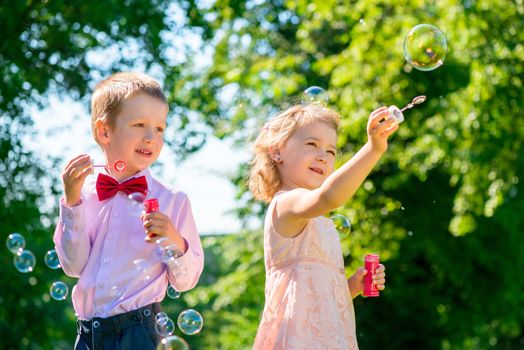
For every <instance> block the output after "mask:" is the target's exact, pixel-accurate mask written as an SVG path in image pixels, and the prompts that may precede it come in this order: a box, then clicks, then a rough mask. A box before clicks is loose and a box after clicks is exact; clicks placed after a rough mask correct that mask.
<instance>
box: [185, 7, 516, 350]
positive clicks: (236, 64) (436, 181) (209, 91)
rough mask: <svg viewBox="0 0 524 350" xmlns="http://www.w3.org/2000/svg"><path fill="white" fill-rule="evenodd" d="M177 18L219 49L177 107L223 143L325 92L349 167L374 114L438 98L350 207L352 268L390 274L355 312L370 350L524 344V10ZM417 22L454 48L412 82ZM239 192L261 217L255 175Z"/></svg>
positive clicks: (245, 10)
mask: <svg viewBox="0 0 524 350" xmlns="http://www.w3.org/2000/svg"><path fill="white" fill-rule="evenodd" d="M182 6H183V7H184V8H185V9H186V14H187V17H188V18H189V25H191V26H196V27H199V28H201V31H202V33H204V35H203V37H204V39H207V43H208V44H209V45H211V46H212V48H213V50H212V52H213V62H212V64H210V66H209V68H208V69H207V70H199V71H191V69H189V68H188V69H187V70H184V74H183V76H185V78H184V77H181V79H179V80H177V86H178V88H177V90H179V91H183V93H182V94H180V95H178V96H177V97H176V99H177V102H178V103H179V104H181V105H191V106H195V109H196V110H201V111H203V113H202V114H201V117H202V119H203V120H204V121H205V122H207V123H208V124H209V125H213V126H214V127H216V134H217V135H218V136H220V137H232V138H235V139H236V140H238V141H239V142H240V143H242V142H243V141H245V140H248V141H249V140H250V139H252V134H253V133H256V132H257V129H258V128H260V126H261V125H263V123H264V121H265V120H267V118H268V117H269V116H270V115H271V114H272V113H274V112H275V110H276V109H280V108H285V107H286V106H288V105H289V104H290V103H293V102H295V101H298V100H300V96H301V91H303V90H304V89H305V88H306V87H308V86H311V85H318V86H322V87H324V88H325V89H326V90H327V91H328V93H329V96H330V106H331V107H333V108H335V109H336V110H338V111H339V112H340V113H341V114H342V115H343V121H342V127H341V130H340V133H339V147H340V149H341V150H342V151H343V153H344V155H343V156H342V157H341V158H342V159H341V162H342V161H345V160H347V159H348V158H349V157H350V156H351V155H352V154H353V153H354V152H355V150H356V149H358V148H359V147H360V146H361V145H362V144H363V143H364V142H365V125H366V120H367V116H368V114H369V113H370V111H371V110H373V109H375V108H377V107H378V106H380V105H381V104H382V105H383V104H387V105H392V104H395V105H398V106H401V105H404V104H406V103H407V102H409V101H410V100H411V98H412V97H414V96H416V95H421V94H425V95H427V96H428V100H427V102H426V103H425V104H424V105H422V106H420V107H418V108H416V109H414V110H411V111H409V112H406V118H407V119H406V121H405V122H404V123H403V124H402V125H401V128H400V130H399V132H398V133H397V135H396V136H395V137H394V138H393V140H392V142H391V145H390V149H389V151H388V154H387V156H386V157H385V158H384V159H383V161H382V162H381V163H380V164H379V165H378V166H377V169H376V171H375V172H374V173H373V174H372V175H371V176H370V177H369V179H368V180H367V181H366V182H365V184H364V185H363V188H362V189H361V190H360V191H359V192H358V193H357V194H356V196H355V197H354V198H353V199H352V200H351V201H350V202H349V203H348V204H347V206H346V207H344V208H341V209H340V212H341V213H344V214H346V215H348V216H349V217H350V218H351V220H352V222H353V226H354V228H355V230H354V232H353V234H352V236H351V237H349V238H348V239H346V240H344V241H343V245H344V252H345V254H346V263H347V265H348V266H349V267H348V270H353V269H354V268H355V267H356V266H358V265H361V264H362V257H363V255H364V254H365V253H366V252H369V251H374V252H378V253H380V255H381V256H382V258H383V261H385V263H386V264H387V266H388V275H389V281H388V287H387V289H386V291H385V292H384V293H383V294H384V295H383V297H382V298H380V299H378V300H364V299H358V300H356V304H357V308H356V310H357V311H356V312H357V321H358V325H357V329H358V334H359V342H360V344H361V348H362V349H376V348H388V349H406V348H424V349H487V348H493V347H496V348H499V349H517V348H520V347H522V344H523V342H524V334H523V331H522V328H523V325H524V317H523V316H522V313H519V311H518V310H521V309H522V304H523V298H522V296H521V295H522V292H523V288H524V282H523V280H524V279H523V278H522V277H524V274H523V273H522V271H523V270H522V267H523V264H524V255H523V250H524V242H523V236H522V234H521V232H522V228H523V221H522V219H521V217H520V216H519V214H518V213H519V210H520V208H521V207H522V205H523V196H522V183H521V181H520V180H519V177H520V174H521V171H522V167H523V164H524V162H523V156H522V154H523V152H522V151H523V149H522V140H523V139H524V138H523V136H524V135H523V133H524V126H523V119H522V114H523V110H522V106H523V103H522V101H523V97H524V96H523V89H522V84H523V78H524V75H523V72H524V46H523V45H522V43H523V42H524V40H523V39H524V34H523V26H524V22H523V21H522V17H523V14H524V5H523V4H522V3H521V2H512V1H482V2H476V1H453V0H446V1H440V2H433V1H416V2H412V1H410V2H408V1H401V2H398V1H395V2H394V1H387V0H385V1H373V2H370V1H358V2H357V1H352V2H347V1H336V0H327V1H326V0H323V1H305V0H296V1H276V0H275V1H264V2H260V1H215V2H214V3H213V6H208V4H205V3H200V2H195V3H192V2H188V3H184V4H183V5H182ZM420 23H429V24H433V25H436V26H438V27H439V28H441V29H442V30H443V32H444V33H445V35H446V36H447V39H448V43H449V46H450V51H449V54H448V56H447V58H446V61H445V64H444V65H443V66H442V67H440V68H439V69H437V70H435V71H431V72H420V71H417V70H414V69H413V68H412V67H411V66H410V65H408V64H407V63H406V62H405V61H404V58H403V54H402V47H403V41H404V38H405V36H406V34H407V32H408V31H409V29H410V28H412V27H413V26H415V25H417V24H420ZM231 95H233V97H231ZM224 96H226V97H228V99H226V102H229V103H225V104H224ZM242 171H244V172H245V169H244V170H242ZM236 180H237V183H238V184H239V201H240V203H242V208H241V209H240V210H239V213H240V214H242V215H245V216H246V217H249V215H250V214H252V213H261V212H263V210H264V208H263V207H262V206H260V205H259V204H255V203H253V201H252V200H251V199H250V196H249V194H246V193H245V191H246V189H245V186H244V181H245V177H242V176H241V177H239V178H237V179H236ZM377 320H378V322H377Z"/></svg>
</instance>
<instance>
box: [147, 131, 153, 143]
mask: <svg viewBox="0 0 524 350" xmlns="http://www.w3.org/2000/svg"><path fill="white" fill-rule="evenodd" d="M144 140H145V141H146V142H148V143H151V142H153V141H154V140H155V134H154V132H153V131H151V130H148V131H147V132H146V134H145V135H144Z"/></svg>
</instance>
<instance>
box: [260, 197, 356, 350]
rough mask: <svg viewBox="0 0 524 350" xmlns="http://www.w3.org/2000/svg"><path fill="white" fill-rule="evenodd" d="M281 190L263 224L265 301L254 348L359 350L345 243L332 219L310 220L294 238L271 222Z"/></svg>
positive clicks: (272, 349)
mask: <svg viewBox="0 0 524 350" xmlns="http://www.w3.org/2000/svg"><path fill="white" fill-rule="evenodd" d="M279 195H280V193H279V194H277V195H276V196H275V197H274V198H273V200H272V202H271V203H270V205H269V208H268V211H267V214H266V219H265V225H264V257H265V265H266V289H265V296H266V304H265V306H264V312H263V314H262V320H261V321H260V325H259V328H258V332H257V336H256V339H255V345H254V347H253V349H254V350H299V349H300V350H305V349H311V350H328V349H330V350H331V349H332V350H342V349H343V350H349V349H351V350H353V349H358V345H357V339H356V334H355V313H354V310H353V302H352V299H351V296H350V293H349V288H348V285H347V281H346V278H345V275H344V262H343V259H342V248H341V246H340V239H339V237H338V233H337V230H336V229H335V226H334V225H333V222H332V220H331V219H328V218H326V217H323V216H319V217H317V218H314V219H311V220H310V221H309V223H308V224H307V226H306V228H305V229H304V231H303V232H302V233H301V234H300V235H298V236H297V237H295V238H284V237H282V236H280V235H279V234H278V233H277V232H276V231H275V228H274V226H273V211H274V208H275V204H276V202H277V200H278V196H279Z"/></svg>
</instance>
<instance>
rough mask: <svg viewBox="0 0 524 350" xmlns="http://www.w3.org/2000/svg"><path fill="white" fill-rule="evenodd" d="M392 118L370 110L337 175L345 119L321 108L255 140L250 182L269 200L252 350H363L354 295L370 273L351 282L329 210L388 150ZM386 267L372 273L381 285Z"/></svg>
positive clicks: (283, 118) (304, 110) (297, 111)
mask: <svg viewBox="0 0 524 350" xmlns="http://www.w3.org/2000/svg"><path fill="white" fill-rule="evenodd" d="M388 116H389V112H388V110H387V108H386V107H381V108H378V109H377V110H375V111H373V112H372V113H371V115H370V117H369V120H368V125H367V134H368V142H367V143H366V145H364V147H362V149H360V151H359V152H358V153H357V154H356V155H355V156H354V157H353V158H352V159H350V160H349V161H348V162H347V163H345V164H344V165H343V166H342V167H340V168H339V169H338V170H337V171H335V172H333V170H334V169H333V168H334V163H335V158H336V152H337V149H336V142H337V127H338V123H339V120H340V117H339V115H338V114H337V113H335V112H334V111H332V110H329V109H326V108H324V107H322V106H320V105H315V104H310V105H299V106H295V107H292V108H290V109H288V110H286V111H284V112H283V113H281V114H279V115H278V116H276V117H275V118H273V119H272V120H271V121H269V122H268V123H267V124H266V125H265V126H264V128H263V130H262V133H261V134H260V135H259V137H258V138H257V140H256V141H255V156H254V159H253V160H252V162H251V173H250V179H249V187H250V190H251V191H252V192H253V194H254V196H255V198H256V199H259V200H264V201H265V202H267V203H269V207H268V210H267V214H266V219H265V224H264V252H265V253H264V255H265V265H266V289H265V296H266V304H265V306H264V312H263V315H262V320H261V322H260V326H259V329H258V332H257V336H256V339H255V345H254V349H255V350H268V349H273V350H276V349H279V350H293V349H312V350H318V349H337V350H339V349H358V345H357V340H356V334H355V315H354V310H353V302H352V298H354V297H356V296H357V295H359V294H360V293H362V291H363V287H364V276H365V275H366V273H368V271H366V270H365V269H364V268H363V267H362V268H360V269H359V270H358V271H357V272H356V273H355V274H354V275H352V276H351V277H350V278H349V279H347V280H346V278H345V276H344V261H343V257H342V249H341V246H340V239H339V238H338V234H337V231H336V229H335V226H334V224H333V222H332V220H330V219H329V218H327V217H325V216H324V215H325V214H327V213H329V212H330V211H332V210H334V209H336V208H338V207H340V206H342V205H343V204H344V203H345V202H346V201H347V200H348V199H350V198H351V197H352V196H353V194H354V193H355V192H356V190H357V189H358V187H359V186H360V185H361V184H362V182H363V181H364V179H365V178H366V176H367V175H368V174H369V172H370V171H371V170H372V169H373V166H374V165H375V164H376V163H377V161H378V160H379V159H380V157H381V156H382V154H383V153H384V152H385V151H386V149H387V145H388V144H387V140H388V138H389V136H390V135H391V134H393V133H394V132H395V131H396V130H397V129H398V124H396V123H395V122H394V120H393V119H392V118H389V119H388ZM383 119H386V120H385V121H383ZM384 270H385V268H384V266H383V265H380V266H379V268H377V269H376V271H374V275H373V283H374V284H375V285H376V286H377V288H378V289H380V290H382V289H384V283H385V273H384ZM369 273H372V272H371V271H370V272H369Z"/></svg>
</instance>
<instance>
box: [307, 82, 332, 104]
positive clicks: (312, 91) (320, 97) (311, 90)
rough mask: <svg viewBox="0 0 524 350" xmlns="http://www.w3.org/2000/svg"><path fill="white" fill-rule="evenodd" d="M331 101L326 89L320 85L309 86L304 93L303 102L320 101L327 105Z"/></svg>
mask: <svg viewBox="0 0 524 350" xmlns="http://www.w3.org/2000/svg"><path fill="white" fill-rule="evenodd" d="M328 101H329V97H328V94H327V92H326V90H324V89H322V88H321V87H318V86H311V87H308V88H307V89H306V90H305V91H304V94H303V97H302V103H306V104H308V103H318V104H321V105H323V106H325V105H327V103H328Z"/></svg>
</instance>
